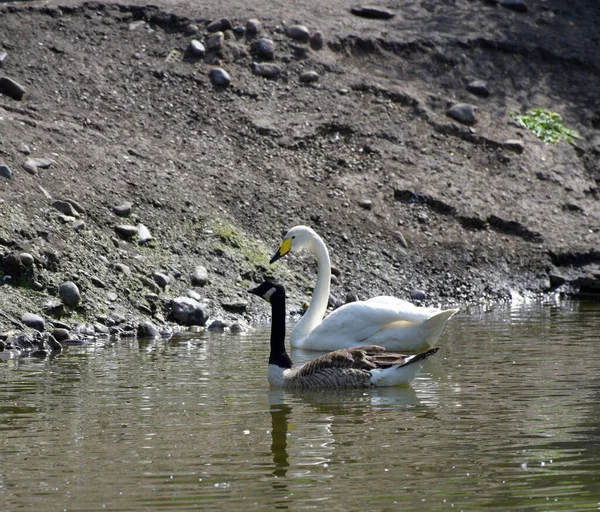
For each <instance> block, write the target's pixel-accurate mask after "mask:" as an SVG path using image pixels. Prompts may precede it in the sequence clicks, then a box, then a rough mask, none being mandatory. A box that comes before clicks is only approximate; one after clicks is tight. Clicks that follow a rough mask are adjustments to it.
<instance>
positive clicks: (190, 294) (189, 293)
mask: <svg viewBox="0 0 600 512" xmlns="http://www.w3.org/2000/svg"><path fill="white" fill-rule="evenodd" d="M185 294H186V295H187V296H188V297H189V298H190V299H194V300H197V301H198V302H200V301H201V300H202V296H201V295H200V294H199V293H198V292H197V291H196V290H188V291H186V292H185Z"/></svg>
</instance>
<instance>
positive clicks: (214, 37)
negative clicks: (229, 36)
mask: <svg viewBox="0 0 600 512" xmlns="http://www.w3.org/2000/svg"><path fill="white" fill-rule="evenodd" d="M205 42H206V48H207V49H208V50H209V51H212V52H218V51H219V50H220V49H221V48H223V43H224V42H225V34H223V32H215V33H214V34H211V35H210V36H208V37H207V38H206V41H205Z"/></svg>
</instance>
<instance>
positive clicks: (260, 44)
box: [250, 38, 275, 60]
mask: <svg viewBox="0 0 600 512" xmlns="http://www.w3.org/2000/svg"><path fill="white" fill-rule="evenodd" d="M250 48H251V50H252V52H253V53H255V54H256V55H258V57H260V58H261V59H265V60H273V58H274V57H275V43H274V42H273V41H272V40H271V39H265V38H263V39H259V40H257V41H254V42H253V43H252V45H251V46H250Z"/></svg>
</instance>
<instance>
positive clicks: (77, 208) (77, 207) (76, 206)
mask: <svg viewBox="0 0 600 512" xmlns="http://www.w3.org/2000/svg"><path fill="white" fill-rule="evenodd" d="M64 201H66V202H67V203H69V204H70V205H71V206H72V207H73V209H74V210H75V211H76V212H77V213H81V214H84V213H85V208H84V207H83V206H81V205H80V204H79V203H78V202H77V201H74V200H73V199H65V200H64Z"/></svg>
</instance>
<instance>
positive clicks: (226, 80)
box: [210, 68, 231, 87]
mask: <svg viewBox="0 0 600 512" xmlns="http://www.w3.org/2000/svg"><path fill="white" fill-rule="evenodd" d="M210 80H211V81H212V83H213V85H216V86H218V87H227V86H228V85H229V84H230V83H231V77H230V76H229V73H227V71H225V70H224V69H222V68H212V69H211V70H210Z"/></svg>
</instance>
